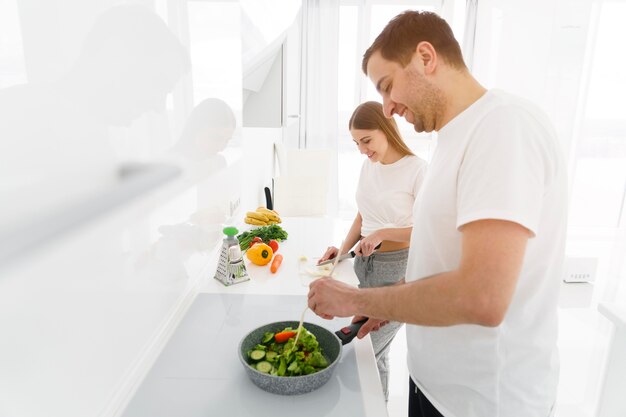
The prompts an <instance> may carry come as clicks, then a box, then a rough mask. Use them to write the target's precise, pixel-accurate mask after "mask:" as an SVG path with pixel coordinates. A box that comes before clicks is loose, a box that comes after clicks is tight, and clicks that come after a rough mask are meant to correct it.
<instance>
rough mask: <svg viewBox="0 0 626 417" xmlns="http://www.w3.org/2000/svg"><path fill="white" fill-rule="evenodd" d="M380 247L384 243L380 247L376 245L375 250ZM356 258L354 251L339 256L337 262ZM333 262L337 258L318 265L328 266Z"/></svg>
mask: <svg viewBox="0 0 626 417" xmlns="http://www.w3.org/2000/svg"><path fill="white" fill-rule="evenodd" d="M380 245H382V243H379V244H378V245H376V247H375V248H374V249H379V248H380ZM355 256H356V253H354V251H353V250H351V251H350V252H347V253H344V254H343V255H341V256H339V259H338V260H337V262H339V261H343V260H344V259H348V258H354V257H355ZM333 262H335V258H330V259H326V260H325V261H323V262H320V263H318V264H317V266H322V265H328V264H330V263H333Z"/></svg>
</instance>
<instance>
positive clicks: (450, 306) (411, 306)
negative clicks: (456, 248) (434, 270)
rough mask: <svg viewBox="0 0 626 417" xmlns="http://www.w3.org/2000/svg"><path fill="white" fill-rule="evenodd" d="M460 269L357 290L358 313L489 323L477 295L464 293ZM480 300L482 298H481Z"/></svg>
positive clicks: (438, 322) (427, 322)
mask: <svg viewBox="0 0 626 417" xmlns="http://www.w3.org/2000/svg"><path fill="white" fill-rule="evenodd" d="M458 279H459V272H457V271H452V272H446V273H443V274H438V275H435V276H432V277H429V278H425V279H422V280H418V281H413V282H409V283H404V282H403V283H402V284H398V285H391V286H387V287H382V288H366V289H361V290H359V291H358V292H356V293H355V294H354V300H353V302H354V308H355V314H357V315H362V316H367V317H373V318H378V319H384V320H393V321H399V322H403V323H410V324H418V325H421V326H452V325H456V324H481V325H489V323H487V322H486V321H485V320H484V319H483V318H482V315H481V311H482V310H481V308H479V307H480V306H477V305H473V303H472V302H471V301H470V300H471V299H472V298H473V297H472V296H471V295H468V294H463V290H462V288H463V286H462V285H459V284H458ZM477 301H478V300H477Z"/></svg>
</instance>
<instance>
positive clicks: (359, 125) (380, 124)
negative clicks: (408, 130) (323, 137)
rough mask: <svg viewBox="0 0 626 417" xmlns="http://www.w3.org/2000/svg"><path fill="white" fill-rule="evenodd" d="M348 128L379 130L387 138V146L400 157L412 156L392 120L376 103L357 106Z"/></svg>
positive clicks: (370, 102) (380, 105)
mask: <svg viewBox="0 0 626 417" xmlns="http://www.w3.org/2000/svg"><path fill="white" fill-rule="evenodd" d="M348 128H349V129H350V130H352V129H363V130H380V131H381V132H383V133H384V134H385V136H386V137H387V141H388V142H389V144H390V145H391V146H392V147H393V148H394V149H395V150H397V151H398V152H400V154H401V155H403V156H404V155H414V154H413V152H411V150H410V149H409V147H408V146H406V143H404V141H403V140H402V136H400V132H399V131H398V125H397V124H396V121H395V120H394V118H393V117H391V118H387V117H385V114H384V113H383V105H382V104H380V103H378V102H376V101H366V102H365V103H361V104H359V105H358V106H357V108H356V109H354V112H353V113H352V116H351V117H350V122H349V123H348Z"/></svg>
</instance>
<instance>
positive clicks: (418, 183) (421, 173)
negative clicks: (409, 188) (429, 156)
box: [413, 159, 428, 199]
mask: <svg viewBox="0 0 626 417" xmlns="http://www.w3.org/2000/svg"><path fill="white" fill-rule="evenodd" d="M418 161H419V162H420V164H419V166H418V167H417V174H416V175H415V183H414V184H413V199H415V198H417V193H419V191H420V188H422V184H423V183H424V178H425V177H426V169H427V167H428V164H427V163H426V161H423V160H422V159H419V160H418Z"/></svg>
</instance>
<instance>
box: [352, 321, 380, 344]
mask: <svg viewBox="0 0 626 417" xmlns="http://www.w3.org/2000/svg"><path fill="white" fill-rule="evenodd" d="M366 318H367V317H365V316H354V318H353V319H352V323H356V322H357V321H361V320H363V319H366ZM387 323H389V320H378V319H368V320H367V322H365V323H364V324H363V326H361V328H360V329H359V333H357V335H356V337H357V338H359V339H363V338H364V337H365V336H367V334H368V333H369V332H375V331H378V330H380V328H381V327H383V326H384V325H386V324H387Z"/></svg>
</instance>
